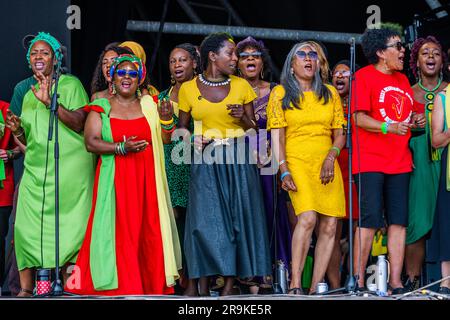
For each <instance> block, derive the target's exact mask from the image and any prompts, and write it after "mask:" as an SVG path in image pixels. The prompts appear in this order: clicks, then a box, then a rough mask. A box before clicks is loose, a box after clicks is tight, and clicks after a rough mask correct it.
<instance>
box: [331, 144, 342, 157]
mask: <svg viewBox="0 0 450 320" xmlns="http://www.w3.org/2000/svg"><path fill="white" fill-rule="evenodd" d="M331 150H335V151H336V152H337V157H339V155H340V154H341V149H339V148H338V147H335V146H332V147H331V149H330V151H331Z"/></svg>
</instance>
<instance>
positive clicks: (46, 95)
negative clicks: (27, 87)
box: [31, 72, 51, 106]
mask: <svg viewBox="0 0 450 320" xmlns="http://www.w3.org/2000/svg"><path fill="white" fill-rule="evenodd" d="M34 78H35V79H36V80H37V82H38V84H39V89H36V87H35V86H31V90H32V91H33V93H34V95H35V97H36V99H38V100H39V101H40V102H42V103H43V104H45V105H46V106H49V105H50V102H51V100H50V90H49V88H50V83H51V81H50V79H51V78H50V76H45V75H44V74H43V73H42V72H38V73H36V74H35V75H34Z"/></svg>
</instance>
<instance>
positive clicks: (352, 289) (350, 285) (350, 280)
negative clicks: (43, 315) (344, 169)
mask: <svg viewBox="0 0 450 320" xmlns="http://www.w3.org/2000/svg"><path fill="white" fill-rule="evenodd" d="M355 47H356V43H355V38H353V37H352V38H351V39H350V72H351V75H350V79H349V82H350V83H349V93H348V108H347V137H346V138H347V142H346V148H347V150H348V171H349V172H348V176H349V179H348V211H349V212H348V216H349V219H348V236H349V260H350V263H349V274H348V277H347V279H346V281H345V285H344V287H343V288H339V289H335V290H329V291H327V292H324V293H322V294H324V295H326V294H332V293H337V292H345V293H356V286H357V282H356V277H355V275H354V270H353V186H352V183H353V178H352V154H353V145H352V126H351V110H352V98H353V81H354V75H355V69H356V67H355V66H356V61H355V51H356V49H355ZM344 263H345V262H344Z"/></svg>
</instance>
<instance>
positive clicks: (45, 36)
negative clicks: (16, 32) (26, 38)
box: [27, 32, 62, 68]
mask: <svg viewBox="0 0 450 320" xmlns="http://www.w3.org/2000/svg"><path fill="white" fill-rule="evenodd" d="M38 41H44V42H46V43H47V44H48V45H49V46H50V47H51V48H52V50H53V53H54V54H55V56H56V59H57V60H58V61H61V59H62V53H61V50H60V49H61V44H60V43H59V41H58V40H56V38H55V37H53V36H52V35H51V34H50V33H45V32H39V33H38V35H37V36H36V37H34V39H33V40H31V41H30V46H29V47H28V52H27V60H28V64H29V65H30V68H31V63H30V53H31V48H32V47H33V45H34V44H35V43H36V42H38Z"/></svg>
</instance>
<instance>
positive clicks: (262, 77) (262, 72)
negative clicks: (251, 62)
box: [261, 69, 264, 79]
mask: <svg viewBox="0 0 450 320" xmlns="http://www.w3.org/2000/svg"><path fill="white" fill-rule="evenodd" d="M261 79H264V70H263V69H261Z"/></svg>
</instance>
